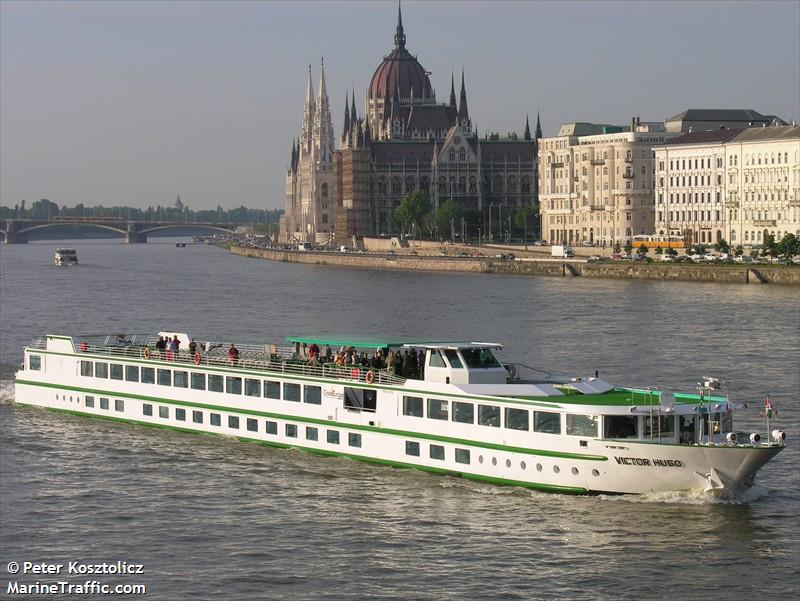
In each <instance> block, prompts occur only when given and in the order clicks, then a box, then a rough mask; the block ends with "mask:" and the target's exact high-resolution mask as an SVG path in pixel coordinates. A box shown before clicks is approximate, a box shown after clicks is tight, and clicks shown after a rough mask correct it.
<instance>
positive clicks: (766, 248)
mask: <svg viewBox="0 0 800 601" xmlns="http://www.w3.org/2000/svg"><path fill="white" fill-rule="evenodd" d="M761 254H763V255H764V256H766V255H769V256H771V257H777V256H778V255H779V254H780V253H779V252H778V245H777V244H776V243H775V235H774V234H769V235H768V236H764V244H763V250H762V253H761Z"/></svg>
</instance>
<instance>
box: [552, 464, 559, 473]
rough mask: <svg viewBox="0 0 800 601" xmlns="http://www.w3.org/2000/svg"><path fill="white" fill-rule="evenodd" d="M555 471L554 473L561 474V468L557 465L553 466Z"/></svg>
mask: <svg viewBox="0 0 800 601" xmlns="http://www.w3.org/2000/svg"><path fill="white" fill-rule="evenodd" d="M553 471H554V472H555V473H556V474H557V473H558V472H560V471H561V468H560V467H558V466H557V465H554V466H553Z"/></svg>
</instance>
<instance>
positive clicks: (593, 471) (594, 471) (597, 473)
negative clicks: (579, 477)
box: [592, 470, 600, 477]
mask: <svg viewBox="0 0 800 601" xmlns="http://www.w3.org/2000/svg"><path fill="white" fill-rule="evenodd" d="M599 475H600V472H598V471H597V470H592V476H595V477H597V476H599Z"/></svg>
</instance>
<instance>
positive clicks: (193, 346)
mask: <svg viewBox="0 0 800 601" xmlns="http://www.w3.org/2000/svg"><path fill="white" fill-rule="evenodd" d="M196 352H197V343H196V342H195V341H194V338H192V340H191V341H190V342H189V354H190V355H191V356H192V357H194V354H195V353H196Z"/></svg>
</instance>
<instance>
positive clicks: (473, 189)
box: [469, 175, 478, 194]
mask: <svg viewBox="0 0 800 601" xmlns="http://www.w3.org/2000/svg"><path fill="white" fill-rule="evenodd" d="M469 192H470V194H475V193H477V192H478V181H477V180H476V179H475V176H474V175H471V176H470V178H469Z"/></svg>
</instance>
